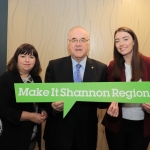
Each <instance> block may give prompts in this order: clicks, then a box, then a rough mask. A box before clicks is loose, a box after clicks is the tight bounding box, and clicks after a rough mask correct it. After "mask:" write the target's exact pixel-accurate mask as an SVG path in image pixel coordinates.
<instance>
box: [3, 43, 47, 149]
mask: <svg viewBox="0 0 150 150" xmlns="http://www.w3.org/2000/svg"><path fill="white" fill-rule="evenodd" d="M40 72H41V65H40V61H39V57H38V53H37V51H36V49H35V47H34V46H33V45H31V44H22V45H21V46H19V47H18V48H17V50H16V52H15V54H14V56H13V57H12V58H11V59H10V61H9V62H8V65H7V71H6V72H5V73H4V74H2V75H1V76H0V125H1V127H0V149H1V150H29V149H30V150H31V149H32V150H33V149H34V148H35V144H36V141H39V142H38V144H39V150H41V144H40V141H41V123H42V122H43V121H45V119H46V117H47V113H46V112H45V111H44V110H43V109H42V107H41V106H40V105H38V104H34V103H16V98H15V90H14V83H30V82H34V83H41V82H42V80H41V78H40V76H39V74H40Z"/></svg>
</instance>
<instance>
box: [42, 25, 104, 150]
mask: <svg viewBox="0 0 150 150" xmlns="http://www.w3.org/2000/svg"><path fill="white" fill-rule="evenodd" d="M67 40H68V50H69V52H70V56H68V57H63V58H60V59H56V60H51V61H50V62H49V65H48V67H47V70H46V75H45V82H64V83H65V82H103V81H105V79H106V77H105V76H106V68H107V66H106V65H105V64H103V63H101V62H99V61H96V60H93V59H90V58H88V57H87V53H88V51H89V48H90V36H89V33H88V32H87V31H86V30H85V29H84V28H82V27H74V28H72V29H71V30H70V31H69V33H68V39H67ZM70 100H71V99H70ZM97 107H101V108H102V107H103V103H100V104H97V103H91V102H76V103H75V105H74V106H73V107H72V109H71V110H70V111H69V113H68V114H67V116H66V117H65V118H64V119H63V113H62V111H63V101H61V100H60V101H58V102H53V103H51V104H50V103H49V104H47V111H48V112H49V115H48V116H49V117H48V119H47V122H46V126H45V132H44V140H45V149H46V150H96V142H97Z"/></svg>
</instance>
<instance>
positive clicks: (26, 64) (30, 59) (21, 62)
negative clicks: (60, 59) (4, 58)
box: [17, 54, 36, 75]
mask: <svg viewBox="0 0 150 150" xmlns="http://www.w3.org/2000/svg"><path fill="white" fill-rule="evenodd" d="M35 60H36V59H35V57H34V56H33V55H31V54H19V55H18V63H17V66H18V70H19V73H20V74H21V75H24V74H29V72H30V71H31V70H32V68H33V67H34V65H35Z"/></svg>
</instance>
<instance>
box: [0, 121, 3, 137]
mask: <svg viewBox="0 0 150 150" xmlns="http://www.w3.org/2000/svg"><path fill="white" fill-rule="evenodd" d="M2 132H3V124H2V120H1V119H0V136H1V134H2Z"/></svg>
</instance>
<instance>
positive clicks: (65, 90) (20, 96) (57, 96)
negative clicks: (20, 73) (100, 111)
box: [15, 82, 150, 117]
mask: <svg viewBox="0 0 150 150" xmlns="http://www.w3.org/2000/svg"><path fill="white" fill-rule="evenodd" d="M15 94H16V102H21V103H22V102H23V103H24V102H56V101H60V100H61V101H64V111H63V116H64V117H65V116H66V114H67V113H68V112H69V110H70V109H71V108H72V106H73V105H74V103H75V102H76V101H82V102H84V101H86V102H112V101H115V102H120V103H148V102H150V82H80V83H30V84H24V83H16V84H15Z"/></svg>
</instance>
